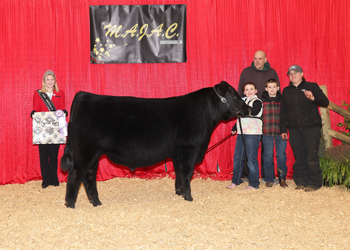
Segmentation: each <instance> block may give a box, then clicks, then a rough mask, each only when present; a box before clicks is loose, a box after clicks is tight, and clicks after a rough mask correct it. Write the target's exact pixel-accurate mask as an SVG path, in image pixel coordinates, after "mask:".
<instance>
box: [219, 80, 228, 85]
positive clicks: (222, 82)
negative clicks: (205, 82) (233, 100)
mask: <svg viewBox="0 0 350 250" xmlns="http://www.w3.org/2000/svg"><path fill="white" fill-rule="evenodd" d="M220 84H226V85H228V83H227V82H225V81H221V82H220Z"/></svg>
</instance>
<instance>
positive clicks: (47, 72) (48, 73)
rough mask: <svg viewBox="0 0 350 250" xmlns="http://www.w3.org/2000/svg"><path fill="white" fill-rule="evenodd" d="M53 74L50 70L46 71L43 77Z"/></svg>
mask: <svg viewBox="0 0 350 250" xmlns="http://www.w3.org/2000/svg"><path fill="white" fill-rule="evenodd" d="M54 74H55V73H53V71H52V70H51V69H48V70H46V71H45V73H44V76H46V75H54Z"/></svg>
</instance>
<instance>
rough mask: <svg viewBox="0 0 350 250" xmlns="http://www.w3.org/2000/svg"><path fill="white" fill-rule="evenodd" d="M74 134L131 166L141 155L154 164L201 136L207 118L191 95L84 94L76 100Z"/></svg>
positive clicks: (74, 104)
mask: <svg viewBox="0 0 350 250" xmlns="http://www.w3.org/2000/svg"><path fill="white" fill-rule="evenodd" d="M74 101H75V103H73V105H72V107H74V111H73V112H74V114H73V120H72V122H73V123H74V134H75V138H77V137H78V138H84V140H83V141H84V145H82V147H84V146H86V147H88V146H87V145H89V147H97V148H99V149H100V150H101V152H100V153H101V154H107V155H109V157H110V158H111V160H112V161H114V162H116V163H118V164H122V165H130V164H131V162H129V163H128V162H127V161H133V162H135V161H137V159H138V158H144V159H145V160H148V161H149V162H148V163H149V164H148V163H147V165H151V164H155V163H157V162H159V161H160V160H164V159H165V158H173V157H174V154H176V153H179V149H181V148H182V147H186V146H188V143H189V141H190V140H189V138H195V139H194V140H192V143H194V144H196V143H197V141H196V140H198V141H200V140H203V138H202V137H203V136H204V134H205V131H204V130H205V129H206V128H205V127H203V124H205V123H206V122H207V121H206V120H207V117H203V115H202V114H201V115H199V113H202V112H201V110H199V109H205V108H206V107H202V106H203V105H197V104H196V103H193V98H192V97H191V96H187V95H186V96H182V97H175V98H164V99H146V98H135V97H115V96H101V95H95V94H90V93H86V92H80V93H78V94H77V96H76V97H75V99H74Z"/></svg>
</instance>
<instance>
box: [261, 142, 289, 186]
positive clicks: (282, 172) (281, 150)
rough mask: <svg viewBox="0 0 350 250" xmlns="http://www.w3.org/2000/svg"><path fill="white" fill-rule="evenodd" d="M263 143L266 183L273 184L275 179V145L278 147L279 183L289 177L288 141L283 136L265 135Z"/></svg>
mask: <svg viewBox="0 0 350 250" xmlns="http://www.w3.org/2000/svg"><path fill="white" fill-rule="evenodd" d="M262 143H263V144H264V168H265V179H264V180H265V182H272V183H273V182H274V179H275V168H274V164H273V155H274V152H273V148H274V144H275V145H276V158H277V172H278V179H279V181H281V180H285V179H286V176H287V165H286V162H287V156H286V148H287V141H285V140H283V139H282V137H281V136H277V137H273V136H268V135H263V139H262Z"/></svg>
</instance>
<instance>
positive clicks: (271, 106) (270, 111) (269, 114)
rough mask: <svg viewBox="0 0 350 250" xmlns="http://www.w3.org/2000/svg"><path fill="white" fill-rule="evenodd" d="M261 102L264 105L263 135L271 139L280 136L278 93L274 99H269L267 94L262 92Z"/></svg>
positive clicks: (279, 99) (279, 98)
mask: <svg viewBox="0 0 350 250" xmlns="http://www.w3.org/2000/svg"><path fill="white" fill-rule="evenodd" d="M262 100H263V105H264V113H263V134H264V135H268V136H273V137H277V136H280V135H281V131H280V109H281V94H280V92H277V96H276V97H270V96H269V95H268V94H267V92H266V91H264V93H263V97H262Z"/></svg>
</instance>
